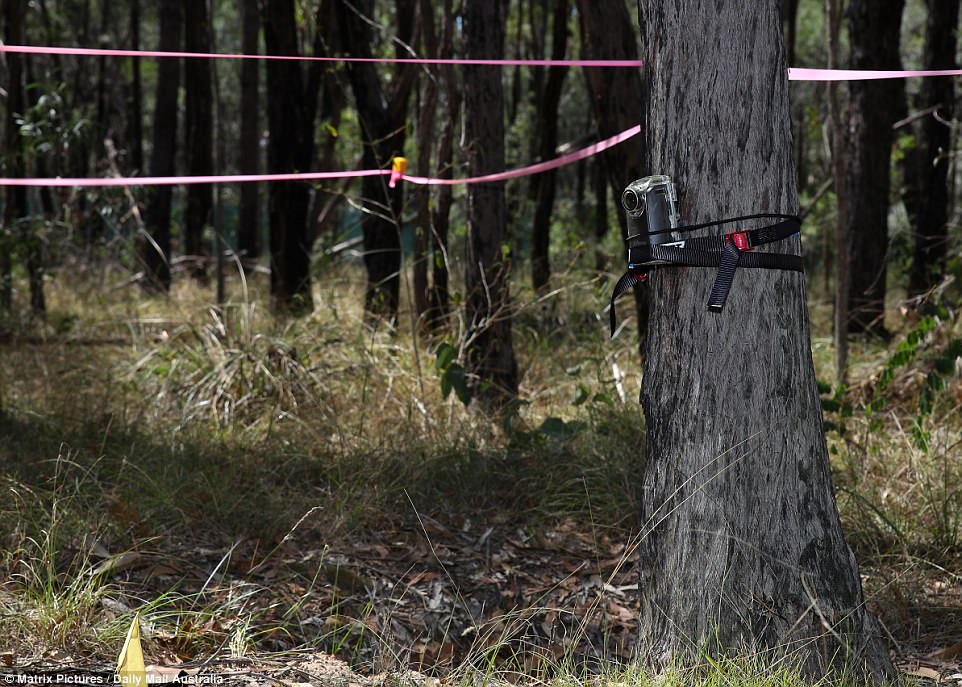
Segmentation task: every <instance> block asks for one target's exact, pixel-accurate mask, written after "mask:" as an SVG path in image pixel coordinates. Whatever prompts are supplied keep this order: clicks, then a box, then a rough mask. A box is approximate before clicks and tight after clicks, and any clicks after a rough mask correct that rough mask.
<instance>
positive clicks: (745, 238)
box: [725, 231, 753, 252]
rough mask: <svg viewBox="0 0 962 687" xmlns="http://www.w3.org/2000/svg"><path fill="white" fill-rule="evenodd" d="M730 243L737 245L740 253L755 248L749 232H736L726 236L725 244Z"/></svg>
mask: <svg viewBox="0 0 962 687" xmlns="http://www.w3.org/2000/svg"><path fill="white" fill-rule="evenodd" d="M729 241H731V242H732V243H734V244H735V248H737V249H738V250H739V252H744V251H746V250H751V249H752V248H753V246H752V239H751V236H749V232H747V231H735V232H732V233H731V234H725V243H726V244H727V243H728V242H729Z"/></svg>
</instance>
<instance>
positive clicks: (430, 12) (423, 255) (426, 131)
mask: <svg viewBox="0 0 962 687" xmlns="http://www.w3.org/2000/svg"><path fill="white" fill-rule="evenodd" d="M419 8H420V12H421V36H422V40H423V41H424V54H425V56H426V57H430V58H437V57H439V51H440V46H439V41H438V35H437V27H436V26H435V22H434V9H433V3H432V0H420V4H419ZM427 69H428V76H427V78H426V79H424V99H423V101H422V102H421V103H420V105H419V107H418V110H419V115H418V135H417V150H418V165H417V174H418V176H422V177H429V176H431V157H432V152H433V151H432V149H433V147H434V134H435V122H434V119H435V110H436V109H437V104H438V85H439V80H440V73H439V72H440V70H439V69H438V66H437V65H431V66H429V67H427ZM414 193H415V203H416V205H417V226H416V227H415V234H414V252H413V255H412V256H411V258H412V259H411V263H412V265H411V268H412V271H413V279H412V281H413V282H414V284H413V286H414V312H415V315H416V317H417V319H418V322H420V323H423V324H427V322H426V318H427V314H428V308H429V296H430V294H429V290H430V286H429V282H428V264H429V251H428V247H429V245H430V241H431V236H432V234H433V233H434V229H433V227H432V226H431V187H430V186H419V187H418V188H417V190H416V191H415V192H414Z"/></svg>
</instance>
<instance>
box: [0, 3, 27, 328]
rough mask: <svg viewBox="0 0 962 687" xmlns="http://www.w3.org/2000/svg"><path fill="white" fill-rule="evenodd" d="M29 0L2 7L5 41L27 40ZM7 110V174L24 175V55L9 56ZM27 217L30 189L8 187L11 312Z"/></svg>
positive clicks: (4, 275) (0, 279) (5, 269)
mask: <svg viewBox="0 0 962 687" xmlns="http://www.w3.org/2000/svg"><path fill="white" fill-rule="evenodd" d="M26 11H27V2H26V0H6V2H5V3H4V8H3V22H4V34H3V37H4V40H5V41H6V42H7V43H11V44H14V45H23V44H24V43H26V40H25V36H26ZM5 57H6V59H5V61H6V67H7V70H6V71H7V73H6V77H7V79H6V84H5V86H6V91H7V94H6V111H5V113H4V153H5V156H6V161H5V162H6V170H5V171H6V174H7V176H11V177H22V176H24V172H25V169H24V159H23V144H22V141H21V138H20V127H19V126H18V125H17V121H16V116H17V115H21V114H23V113H24V111H25V107H24V106H25V104H26V99H25V98H24V92H23V79H24V71H25V70H24V59H23V56H22V55H18V54H16V53H9V54H7V55H6V56H5ZM26 216H27V189H26V187H25V186H7V187H6V194H5V198H4V205H3V228H4V229H5V231H4V232H3V234H2V236H0V308H2V309H3V310H4V311H7V312H9V311H10V310H11V308H12V307H13V267H12V266H13V259H12V253H13V248H14V237H16V236H18V235H19V233H20V232H19V231H18V227H17V225H18V224H19V223H20V222H21V221H22V220H23V219H24V218H25V217H26Z"/></svg>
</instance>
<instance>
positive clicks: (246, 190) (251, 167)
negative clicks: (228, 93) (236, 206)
mask: <svg viewBox="0 0 962 687" xmlns="http://www.w3.org/2000/svg"><path fill="white" fill-rule="evenodd" d="M259 35H260V24H259V22H258V18H257V0H242V2H241V52H243V53H244V54H245V55H256V54H257V53H258V47H257V39H258V36H259ZM260 69H261V66H260V64H259V63H258V61H257V60H241V65H240V70H241V75H240V87H241V93H240V98H241V102H240V109H241V112H240V116H241V125H240V126H241V131H240V142H239V143H238V161H237V166H238V169H239V171H240V173H241V174H257V173H258V171H259V170H260V148H261V146H260V143H261V132H260V92H259V89H260ZM259 188H260V185H259V184H254V183H246V184H241V187H240V210H239V215H238V219H237V249H238V250H239V251H240V253H241V255H243V256H244V257H246V258H257V257H259V256H260V254H261V246H260V230H259V223H258V213H259V211H260V210H259V205H258V191H259Z"/></svg>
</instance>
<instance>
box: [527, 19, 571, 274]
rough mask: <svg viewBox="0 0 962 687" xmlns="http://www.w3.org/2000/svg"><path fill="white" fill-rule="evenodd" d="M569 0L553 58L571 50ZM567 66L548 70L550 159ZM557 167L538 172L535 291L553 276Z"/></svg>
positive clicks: (545, 127) (543, 152) (544, 143)
mask: <svg viewBox="0 0 962 687" xmlns="http://www.w3.org/2000/svg"><path fill="white" fill-rule="evenodd" d="M568 13H569V10H568V0H555V7H554V19H553V20H552V22H553V27H552V31H551V34H552V37H551V59H553V60H563V59H564V57H565V53H567V51H568ZM567 72H568V70H567V68H566V67H551V68H549V69H548V79H547V81H546V82H545V86H544V93H543V94H542V98H541V101H540V103H539V107H538V119H539V122H538V128H537V131H538V138H539V139H540V145H539V146H538V148H539V151H538V152H539V157H540V158H541V159H542V160H550V159H551V158H553V157H554V154H555V150H556V149H557V147H558V105H559V104H560V103H561V90H562V87H563V86H564V79H565V75H566V74H567ZM557 178H558V174H557V170H550V171H548V172H544V173H543V174H540V175H538V184H537V189H538V190H537V195H536V196H535V207H534V223H533V225H532V227H531V282H532V286H533V287H534V289H535V291H541V290H543V289H544V288H545V287H547V285H548V280H549V279H550V278H551V259H550V250H549V249H550V245H551V214H552V212H553V210H554V198H555V187H556V184H557Z"/></svg>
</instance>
